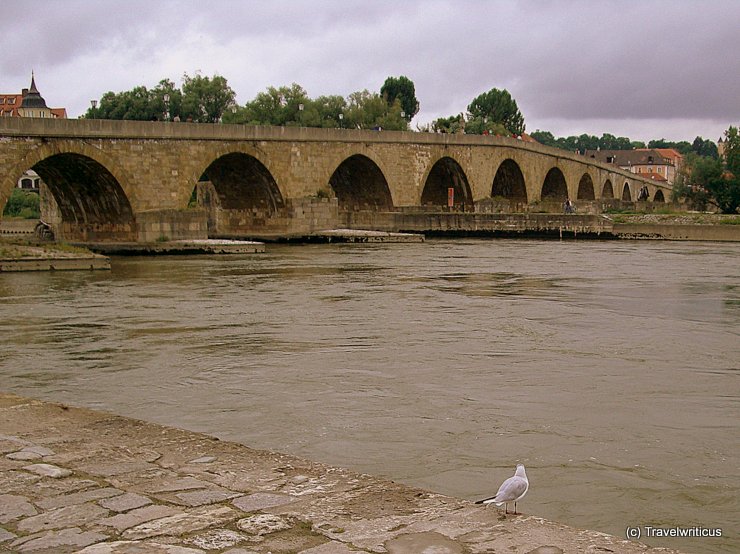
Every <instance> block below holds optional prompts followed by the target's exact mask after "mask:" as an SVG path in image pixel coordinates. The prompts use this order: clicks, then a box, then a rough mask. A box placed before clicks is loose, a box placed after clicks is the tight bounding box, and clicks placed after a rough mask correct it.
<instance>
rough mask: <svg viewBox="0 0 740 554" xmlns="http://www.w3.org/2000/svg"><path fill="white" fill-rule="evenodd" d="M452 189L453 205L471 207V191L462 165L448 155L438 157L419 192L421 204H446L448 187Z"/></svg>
mask: <svg viewBox="0 0 740 554" xmlns="http://www.w3.org/2000/svg"><path fill="white" fill-rule="evenodd" d="M450 188H451V189H453V191H454V199H453V202H454V207H455V208H457V209H462V210H472V209H473V193H472V191H471V189H470V184H469V183H468V177H467V175H465V171H463V168H462V166H460V164H459V163H457V161H455V160H454V159H453V158H451V157H449V156H443V157H441V158H439V159H438V160H437V161H436V162H435V163H434V165H432V167H431V169H430V170H429V173H427V176H426V179H425V181H424V188H423V189H422V193H421V205H422V206H447V202H448V192H449V191H448V189H450Z"/></svg>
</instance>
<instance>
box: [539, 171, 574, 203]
mask: <svg viewBox="0 0 740 554" xmlns="http://www.w3.org/2000/svg"><path fill="white" fill-rule="evenodd" d="M540 198H541V199H542V200H551V201H562V200H565V199H566V198H568V185H567V184H566V182H565V176H564V175H563V172H562V171H560V169H558V168H557V167H553V168H551V169H550V171H548V172H547V175H545V180H544V182H543V183H542V193H541V195H540Z"/></svg>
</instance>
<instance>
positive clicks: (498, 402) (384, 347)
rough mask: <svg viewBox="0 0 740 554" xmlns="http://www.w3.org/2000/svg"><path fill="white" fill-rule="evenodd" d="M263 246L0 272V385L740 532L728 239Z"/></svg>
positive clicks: (442, 485)
mask: <svg viewBox="0 0 740 554" xmlns="http://www.w3.org/2000/svg"><path fill="white" fill-rule="evenodd" d="M267 250H268V252H267V253H266V254H261V255H252V256H196V257H159V258H118V257H116V258H113V260H112V267H113V269H112V270H111V271H110V272H102V271H100V272H60V273H24V274H0V302H1V304H0V315H1V316H2V317H1V320H0V325H1V334H2V337H3V342H2V348H1V349H0V379H1V383H2V385H1V388H2V389H4V390H7V391H11V392H15V393H18V394H22V395H29V396H34V397H38V398H43V399H48V400H54V401H60V402H66V403H70V404H73V405H78V406H86V407H92V408H97V409H103V410H108V411H112V412H116V413H119V414H122V415H126V416H132V417H136V418H141V419H145V420H149V421H154V422H158V423H163V424H167V425H172V426H177V427H182V428H186V429H191V430H196V431H203V432H206V433H210V434H212V435H216V436H218V437H221V438H224V439H229V440H234V441H238V442H241V443H244V444H246V445H249V446H252V447H256V448H265V449H271V450H277V451H282V452H287V453H291V454H296V455H299V456H303V457H307V458H311V459H314V460H317V461H322V462H326V463H330V464H334V465H340V466H345V467H349V468H352V469H354V470H358V471H362V472H367V473H372V474H377V475H381V476H385V477H388V478H391V479H393V480H395V481H398V482H402V483H406V484H410V485H416V486H420V487H423V488H426V489H431V490H434V491H437V492H441V493H445V494H450V495H454V496H458V497H463V498H467V499H471V500H472V499H478V498H483V497H486V496H488V495H491V494H493V493H495V491H496V489H497V488H498V485H499V484H500V483H501V481H503V479H505V478H506V477H509V476H510V475H511V474H513V471H514V467H515V465H516V463H517V462H522V463H524V464H525V465H526V466H527V473H528V476H529V478H530V483H531V486H530V491H529V494H528V495H527V496H526V497H525V499H523V500H522V502H520V503H519V508H520V509H521V510H523V511H524V512H525V513H530V514H535V515H538V516H542V517H546V518H550V519H554V520H558V521H562V522H564V523H568V524H570V525H574V526H577V527H585V528H592V529H597V530H602V531H605V532H609V533H613V534H615V535H618V536H624V534H625V529H626V527H627V526H645V525H651V526H657V527H673V526H680V527H689V526H703V527H708V528H714V527H721V528H722V532H723V537H722V538H719V539H707V538H704V539H700V538H684V539H673V540H660V539H645V537H644V535H643V540H645V542H648V543H649V544H653V545H666V546H673V547H676V548H680V549H682V550H685V551H687V552H737V551H738V550H737V549H740V541H739V540H738V522H739V521H740V503H739V502H738V498H739V497H740V462H739V460H740V424H739V421H740V380H739V377H740V280H739V277H740V244H722V243H688V242H647V241H639V242H630V241H618V242H617V241H610V242H595V241H594V242H590V241H566V242H558V241H528V240H457V241H451V240H450V241H444V240H431V241H427V242H426V243H423V244H385V245H383V244H381V245H357V244H355V245H310V246H282V245H268V247H267ZM489 509H492V508H489Z"/></svg>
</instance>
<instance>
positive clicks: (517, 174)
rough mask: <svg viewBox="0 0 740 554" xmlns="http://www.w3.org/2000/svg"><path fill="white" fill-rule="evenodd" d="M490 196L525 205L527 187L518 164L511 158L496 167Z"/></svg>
mask: <svg viewBox="0 0 740 554" xmlns="http://www.w3.org/2000/svg"><path fill="white" fill-rule="evenodd" d="M491 196H492V197H495V196H502V197H504V198H507V199H509V200H510V201H512V202H521V203H524V204H526V203H527V186H526V183H525V181H524V174H523V173H522V170H521V168H520V167H519V164H518V163H516V162H515V161H514V160H512V159H511V158H507V159H505V160H504V161H503V162H501V164H500V165H499V166H498V169H497V170H496V175H495V176H494V178H493V184H492V185H491Z"/></svg>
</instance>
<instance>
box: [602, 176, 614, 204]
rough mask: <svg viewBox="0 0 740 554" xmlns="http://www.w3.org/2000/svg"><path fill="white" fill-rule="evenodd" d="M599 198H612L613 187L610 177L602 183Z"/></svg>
mask: <svg viewBox="0 0 740 554" xmlns="http://www.w3.org/2000/svg"><path fill="white" fill-rule="evenodd" d="M601 198H603V199H604V200H607V199H609V200H611V199H613V198H614V187H613V186H612V182H611V180H610V179H607V180H606V182H605V183H604V187H603V188H602V189H601Z"/></svg>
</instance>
